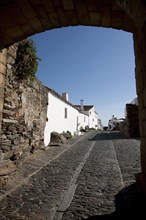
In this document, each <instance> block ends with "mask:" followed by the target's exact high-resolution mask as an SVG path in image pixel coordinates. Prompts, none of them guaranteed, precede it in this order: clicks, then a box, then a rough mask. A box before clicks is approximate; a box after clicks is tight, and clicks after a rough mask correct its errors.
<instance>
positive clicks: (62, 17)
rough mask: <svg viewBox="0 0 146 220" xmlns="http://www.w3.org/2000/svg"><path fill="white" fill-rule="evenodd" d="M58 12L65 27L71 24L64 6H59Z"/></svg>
mask: <svg viewBox="0 0 146 220" xmlns="http://www.w3.org/2000/svg"><path fill="white" fill-rule="evenodd" d="M57 14H58V15H59V18H60V20H61V24H62V26H63V27H66V26H69V21H68V19H67V16H66V14H65V12H64V10H63V9H62V7H58V8H57Z"/></svg>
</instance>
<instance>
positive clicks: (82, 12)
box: [75, 0, 90, 25]
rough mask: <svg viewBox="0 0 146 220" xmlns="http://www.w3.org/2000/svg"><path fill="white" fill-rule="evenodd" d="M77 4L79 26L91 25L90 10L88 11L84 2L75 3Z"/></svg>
mask: <svg viewBox="0 0 146 220" xmlns="http://www.w3.org/2000/svg"><path fill="white" fill-rule="evenodd" d="M75 3H76V5H75V6H76V9H77V13H78V18H79V21H80V22H79V24H82V25H89V24H90V22H89V18H88V10H87V5H86V4H85V2H83V1H77V0H76V1H75Z"/></svg>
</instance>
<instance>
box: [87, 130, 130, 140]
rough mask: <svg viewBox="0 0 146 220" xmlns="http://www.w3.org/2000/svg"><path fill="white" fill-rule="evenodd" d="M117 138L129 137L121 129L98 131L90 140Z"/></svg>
mask: <svg viewBox="0 0 146 220" xmlns="http://www.w3.org/2000/svg"><path fill="white" fill-rule="evenodd" d="M115 139H129V138H128V137H126V136H125V135H124V134H122V133H121V132H120V131H110V132H102V133H97V135H95V136H94V137H93V138H91V139H88V140H89V141H102V140H115Z"/></svg>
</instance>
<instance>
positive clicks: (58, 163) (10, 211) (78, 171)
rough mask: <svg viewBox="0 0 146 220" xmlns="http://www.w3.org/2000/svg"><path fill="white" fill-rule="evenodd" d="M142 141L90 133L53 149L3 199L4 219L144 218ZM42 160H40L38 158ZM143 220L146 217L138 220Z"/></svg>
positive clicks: (26, 167)
mask: <svg viewBox="0 0 146 220" xmlns="http://www.w3.org/2000/svg"><path fill="white" fill-rule="evenodd" d="M139 147H140V141H139V140H136V139H126V138H124V137H123V136H122V135H121V134H120V133H119V132H106V131H105V132H97V131H90V132H88V133H85V134H84V135H82V136H80V137H76V138H73V139H72V140H70V142H69V144H68V145H66V146H61V147H50V148H48V149H47V150H46V151H42V152H41V153H40V154H38V155H36V159H35V158H34V160H31V162H29V161H27V163H24V164H23V165H22V166H20V169H19V170H18V172H17V174H15V176H16V177H17V178H16V179H15V181H13V184H12V185H11V189H10V186H8V187H7V188H5V189H3V191H2V194H1V197H0V199H1V200H0V210H1V213H0V219H1V220H4V219H11V220H13V219H16V220H21V219H25V220H31V219H33V220H61V219H62V220H72V219H73V220H81V219H105V220H106V219H123V218H124V217H134V216H136V215H137V216H140V213H141V214H142V212H143V202H144V201H146V200H145V198H144V196H143V195H141V193H140V192H139V191H138V190H137V188H136V185H135V174H136V173H138V172H140V171H141V170H140V149H139ZM37 156H38V157H37ZM140 219H145V217H143V218H140Z"/></svg>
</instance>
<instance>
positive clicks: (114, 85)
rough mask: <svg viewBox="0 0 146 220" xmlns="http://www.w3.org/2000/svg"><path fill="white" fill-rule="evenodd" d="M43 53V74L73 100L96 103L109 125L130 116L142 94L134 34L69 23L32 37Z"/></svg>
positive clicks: (48, 83)
mask: <svg viewBox="0 0 146 220" xmlns="http://www.w3.org/2000/svg"><path fill="white" fill-rule="evenodd" d="M31 38H32V39H33V41H34V42H35V46H36V49H37V56H38V57H39V58H41V61H40V62H39V67H38V71H37V78H38V79H39V80H40V81H41V82H42V83H43V84H44V85H46V86H47V87H49V88H52V89H54V90H55V91H56V92H58V93H59V94H62V92H67V93H68V94H69V101H70V102H71V103H72V104H79V103H80V99H83V100H84V104H85V105H94V106H95V109H96V112H97V113H98V114H99V118H100V119H101V120H102V123H103V125H107V124H108V120H109V119H110V118H111V116H112V115H115V117H117V118H121V117H124V109H125V105H126V103H129V102H131V101H132V100H133V99H134V98H135V97H136V85H135V73H134V68H135V61H134V48H133V38H132V34H131V33H128V32H124V31H121V30H114V29H108V28H98V27H84V26H77V27H66V28H60V29H55V30H50V31H46V32H43V33H40V34H36V35H34V36H32V37H31Z"/></svg>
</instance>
